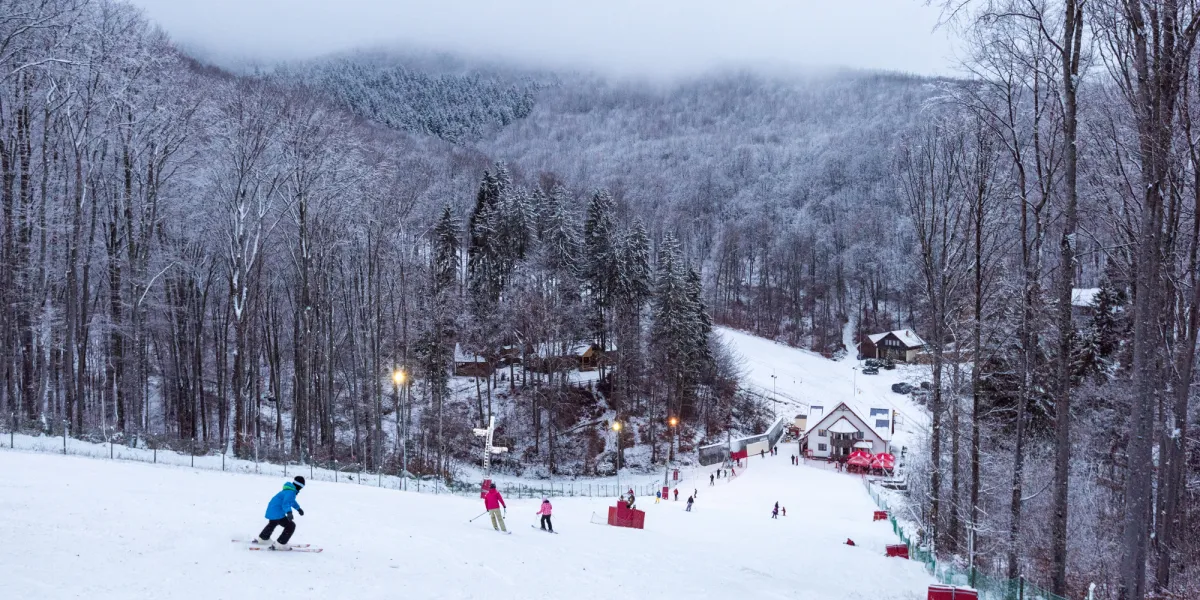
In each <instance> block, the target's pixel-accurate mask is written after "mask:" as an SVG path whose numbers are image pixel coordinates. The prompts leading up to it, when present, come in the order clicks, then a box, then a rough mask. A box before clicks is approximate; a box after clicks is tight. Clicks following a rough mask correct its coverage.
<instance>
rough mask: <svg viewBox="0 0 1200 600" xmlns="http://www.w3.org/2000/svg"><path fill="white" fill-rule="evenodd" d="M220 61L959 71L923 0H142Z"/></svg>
mask: <svg viewBox="0 0 1200 600" xmlns="http://www.w3.org/2000/svg"><path fill="white" fill-rule="evenodd" d="M132 1H133V2H134V3H135V4H138V5H140V6H143V7H144V8H145V9H146V12H147V14H148V15H149V16H150V18H151V19H152V20H154V21H156V22H158V23H159V24H160V25H162V27H163V28H164V29H166V30H167V31H168V32H169V33H170V34H171V35H172V36H173V37H174V38H175V39H176V40H177V41H178V42H180V43H181V44H183V45H184V46H185V47H188V48H191V49H193V50H195V51H197V53H199V54H202V55H205V56H207V57H208V58H209V59H210V60H214V61H216V62H218V63H221V64H226V65H229V64H231V63H233V62H234V61H243V60H249V61H253V62H256V63H271V62H275V61H278V60H281V59H282V60H288V59H297V58H309V57H313V56H318V55H322V54H328V53H330V52H336V51H341V50H348V49H353V48H361V47H378V46H380V45H390V44H402V45H404V46H408V47H414V48H419V49H427V50H434V51H448V52H453V53H461V54H464V55H467V56H474V57H485V58H492V59H500V60H505V61H516V62H518V63H522V64H526V65H530V66H551V67H563V66H566V67H572V68H580V69H597V70H601V71H606V72H609V73H615V74H622V75H638V76H658V75H688V74H694V73H696V72H699V71H704V70H708V69H713V68H720V67H730V66H734V67H742V66H764V67H786V66H819V67H857V68H872V69H887V70H899V71H907V72H912V73H920V74H944V73H949V72H950V71H951V68H950V65H951V63H952V53H953V52H952V44H951V42H950V39H949V36H948V35H947V33H945V32H943V31H936V32H935V31H934V25H935V24H936V23H937V17H938V12H937V10H936V9H934V8H929V7H926V6H924V2H922V0H604V1H602V2H601V1H596V0H426V1H418V0H132Z"/></svg>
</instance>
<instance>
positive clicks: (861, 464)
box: [846, 448, 871, 471]
mask: <svg viewBox="0 0 1200 600" xmlns="http://www.w3.org/2000/svg"><path fill="white" fill-rule="evenodd" d="M846 466H847V467H848V468H849V470H852V471H853V470H862V471H866V470H867V469H869V468H871V453H870V452H869V451H867V450H863V449H861V448H860V449H855V450H854V452H851V453H850V456H849V457H848V458H847V459H846Z"/></svg>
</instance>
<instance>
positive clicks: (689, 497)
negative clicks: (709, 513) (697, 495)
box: [687, 496, 695, 512]
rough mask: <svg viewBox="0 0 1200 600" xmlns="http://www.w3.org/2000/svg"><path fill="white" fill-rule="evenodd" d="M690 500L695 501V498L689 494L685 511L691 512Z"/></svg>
mask: <svg viewBox="0 0 1200 600" xmlns="http://www.w3.org/2000/svg"><path fill="white" fill-rule="evenodd" d="M692 502H695V500H694V499H693V498H692V497H691V496H688V505H687V512H692Z"/></svg>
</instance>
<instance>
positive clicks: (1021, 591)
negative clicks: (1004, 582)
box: [1017, 575, 1025, 600]
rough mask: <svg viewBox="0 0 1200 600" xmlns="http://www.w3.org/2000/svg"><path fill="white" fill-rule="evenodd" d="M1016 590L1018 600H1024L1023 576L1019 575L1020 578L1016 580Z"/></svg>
mask: <svg viewBox="0 0 1200 600" xmlns="http://www.w3.org/2000/svg"><path fill="white" fill-rule="evenodd" d="M1017 590H1018V592H1017V594H1018V600H1025V576H1024V575H1021V576H1020V578H1018V579H1017Z"/></svg>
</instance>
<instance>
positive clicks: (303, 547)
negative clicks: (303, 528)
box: [232, 540, 323, 552]
mask: <svg viewBox="0 0 1200 600" xmlns="http://www.w3.org/2000/svg"><path fill="white" fill-rule="evenodd" d="M232 541H233V543H235V544H251V545H250V546H248V547H247V548H246V549H247V550H266V551H269V552H320V551H321V550H323V548H313V547H312V545H311V544H289V545H288V548H290V549H289V550H276V549H275V547H274V546H270V545H262V546H256V545H254V542H252V541H249V540H232Z"/></svg>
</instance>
